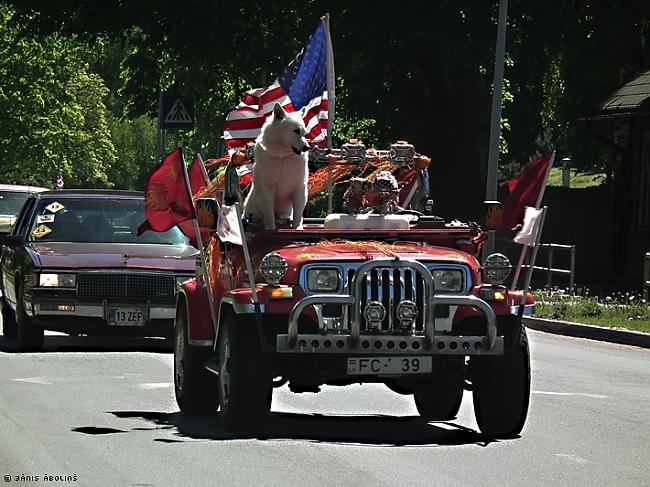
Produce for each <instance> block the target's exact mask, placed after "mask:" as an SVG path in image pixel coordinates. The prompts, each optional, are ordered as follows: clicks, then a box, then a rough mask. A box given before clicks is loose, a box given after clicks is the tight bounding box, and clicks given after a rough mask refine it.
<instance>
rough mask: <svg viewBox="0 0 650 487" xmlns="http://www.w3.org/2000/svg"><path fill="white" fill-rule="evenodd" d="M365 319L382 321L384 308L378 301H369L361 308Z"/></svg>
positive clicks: (384, 313) (384, 312)
mask: <svg viewBox="0 0 650 487" xmlns="http://www.w3.org/2000/svg"><path fill="white" fill-rule="evenodd" d="M363 316H364V318H365V319H366V321H384V318H385V317H386V309H385V308H384V305H383V304H381V303H380V302H379V301H370V302H369V303H368V304H367V305H366V308H365V309H364V310H363Z"/></svg>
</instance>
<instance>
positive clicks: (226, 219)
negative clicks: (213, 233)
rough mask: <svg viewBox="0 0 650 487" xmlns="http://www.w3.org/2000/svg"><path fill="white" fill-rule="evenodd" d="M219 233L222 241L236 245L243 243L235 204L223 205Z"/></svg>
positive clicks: (218, 222)
mask: <svg viewBox="0 0 650 487" xmlns="http://www.w3.org/2000/svg"><path fill="white" fill-rule="evenodd" d="M217 235H218V236H219V240H221V241H222V242H230V243H233V244H235V245H242V238H241V232H240V231H239V222H238V221H237V211H236V209H235V207H234V206H226V205H223V206H222V207H221V208H220V209H219V219H218V221H217Z"/></svg>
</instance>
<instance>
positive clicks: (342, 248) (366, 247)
mask: <svg viewBox="0 0 650 487" xmlns="http://www.w3.org/2000/svg"><path fill="white" fill-rule="evenodd" d="M313 246H314V247H320V248H322V249H325V250H331V251H335V252H378V253H381V254H385V255H387V256H389V257H399V254H398V252H413V251H416V252H418V253H419V252H420V251H419V250H417V249H415V248H414V247H415V245H407V244H400V243H397V242H395V243H386V242H378V241H376V240H364V241H353V240H345V239H338V238H337V239H333V240H321V241H320V242H318V243H315V244H314V245H313Z"/></svg>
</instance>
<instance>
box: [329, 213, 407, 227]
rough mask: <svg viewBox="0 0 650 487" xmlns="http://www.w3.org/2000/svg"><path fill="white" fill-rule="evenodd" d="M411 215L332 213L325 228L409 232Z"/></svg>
mask: <svg viewBox="0 0 650 487" xmlns="http://www.w3.org/2000/svg"><path fill="white" fill-rule="evenodd" d="M410 219H411V217H409V215H375V214H373V213H363V214H361V215H347V214H345V213H332V214H331V215H327V217H325V222H324V223H323V228H325V229H326V230H408V229H409V221H410Z"/></svg>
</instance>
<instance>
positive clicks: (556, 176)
mask: <svg viewBox="0 0 650 487" xmlns="http://www.w3.org/2000/svg"><path fill="white" fill-rule="evenodd" d="M569 172H570V174H571V177H570V179H569V187H571V188H590V187H594V186H600V185H601V184H602V183H603V181H605V174H587V173H579V172H577V171H576V170H575V169H571V170H570V171H569ZM548 185H549V186H562V168H561V167H554V168H552V169H551V174H550V175H549V177H548Z"/></svg>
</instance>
